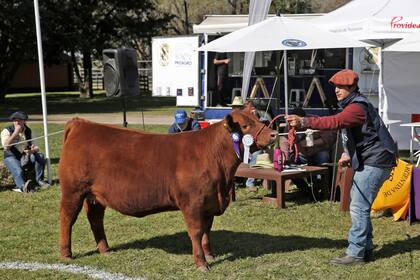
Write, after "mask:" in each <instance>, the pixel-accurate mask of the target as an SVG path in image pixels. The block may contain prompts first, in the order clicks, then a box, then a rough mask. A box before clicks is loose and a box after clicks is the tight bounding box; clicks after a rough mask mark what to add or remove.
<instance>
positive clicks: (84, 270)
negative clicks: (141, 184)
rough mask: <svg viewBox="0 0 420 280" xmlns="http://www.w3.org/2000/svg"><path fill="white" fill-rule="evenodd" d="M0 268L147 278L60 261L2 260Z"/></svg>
mask: <svg viewBox="0 0 420 280" xmlns="http://www.w3.org/2000/svg"><path fill="white" fill-rule="evenodd" d="M0 269H18V270H29V271H35V270H41V269H48V270H56V271H60V272H68V273H73V274H84V275H86V276H88V277H91V278H93V279H103V280H145V279H144V278H131V277H128V276H126V275H124V274H121V273H110V272H106V271H103V270H99V269H96V268H94V267H91V266H78V265H74V264H70V265H66V264H60V263H54V264H48V263H38V262H31V263H27V262H0Z"/></svg>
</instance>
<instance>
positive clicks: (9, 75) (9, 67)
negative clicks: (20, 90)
mask: <svg viewBox="0 0 420 280" xmlns="http://www.w3.org/2000/svg"><path fill="white" fill-rule="evenodd" d="M15 58H16V59H15V61H14V62H12V63H4V64H3V65H2V66H3V67H2V69H1V71H0V104H4V103H5V102H6V94H7V91H8V90H9V88H10V85H11V83H12V80H13V78H14V77H15V74H16V72H17V70H18V68H19V66H20V64H21V63H22V56H21V55H17V56H15Z"/></svg>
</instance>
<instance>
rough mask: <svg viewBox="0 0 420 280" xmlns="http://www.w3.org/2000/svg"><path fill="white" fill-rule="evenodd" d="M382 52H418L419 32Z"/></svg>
mask: <svg viewBox="0 0 420 280" xmlns="http://www.w3.org/2000/svg"><path fill="white" fill-rule="evenodd" d="M384 51H391V52H420V32H417V33H413V34H411V35H409V36H407V37H405V38H404V39H402V40H401V41H398V42H397V43H395V44H393V45H391V46H389V47H387V48H385V49H384Z"/></svg>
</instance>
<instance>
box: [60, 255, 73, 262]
mask: <svg viewBox="0 0 420 280" xmlns="http://www.w3.org/2000/svg"><path fill="white" fill-rule="evenodd" d="M60 259H61V260H62V261H71V260H73V256H72V255H66V256H61V257H60Z"/></svg>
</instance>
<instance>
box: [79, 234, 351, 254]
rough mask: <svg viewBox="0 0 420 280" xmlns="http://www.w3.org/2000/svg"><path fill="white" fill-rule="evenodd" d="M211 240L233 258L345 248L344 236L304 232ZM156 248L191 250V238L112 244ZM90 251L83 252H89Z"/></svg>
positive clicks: (220, 251)
mask: <svg viewBox="0 0 420 280" xmlns="http://www.w3.org/2000/svg"><path fill="white" fill-rule="evenodd" d="M211 242H212V244H213V245H212V246H213V248H214V252H215V253H216V255H229V256H227V257H226V258H224V259H223V260H220V261H225V260H236V259H241V258H246V257H258V256H262V255H266V254H272V253H279V252H292V251H296V250H309V249H312V248H345V246H346V245H347V241H346V240H333V239H329V238H313V237H305V236H297V235H290V236H273V235H268V234H261V233H250V232H233V231H225V230H219V231H212V232H211ZM133 248H134V249H145V248H157V249H161V250H164V251H166V252H168V253H171V254H191V251H192V247H191V241H190V239H189V237H188V234H187V233H186V232H178V233H175V234H172V235H165V236H157V237H153V238H151V239H148V240H137V241H134V242H131V243H126V244H120V245H117V246H115V247H114V248H112V249H113V250H115V251H119V250H126V249H133ZM91 253H92V252H89V253H87V255H90V254H91Z"/></svg>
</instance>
